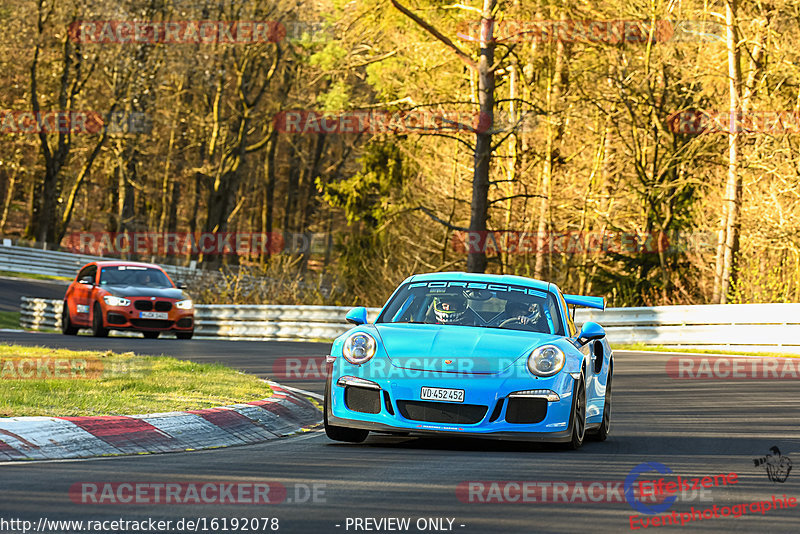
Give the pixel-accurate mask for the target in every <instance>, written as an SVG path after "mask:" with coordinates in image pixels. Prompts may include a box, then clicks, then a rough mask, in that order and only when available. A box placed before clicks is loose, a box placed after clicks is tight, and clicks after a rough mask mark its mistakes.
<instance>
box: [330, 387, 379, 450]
mask: <svg viewBox="0 0 800 534" xmlns="http://www.w3.org/2000/svg"><path fill="white" fill-rule="evenodd" d="M330 395H331V382H330V377H329V378H328V384H327V385H326V386H325V402H324V405H323V407H322V413H323V420H324V422H325V435H326V436H328V438H330V439H332V440H334V441H346V442H348V443H361V442H363V441H364V440H365V439H367V436H369V430H362V429H360V428H347V427H343V426H333V425H330V424H328V399H329V398H330Z"/></svg>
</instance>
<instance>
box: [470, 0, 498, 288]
mask: <svg viewBox="0 0 800 534" xmlns="http://www.w3.org/2000/svg"><path fill="white" fill-rule="evenodd" d="M496 5H497V0H484V1H483V13H482V14H481V40H480V47H481V48H480V57H479V58H478V105H479V109H480V117H481V120H482V121H486V122H485V124H494V84H495V80H494V77H495V75H494V69H493V64H494V49H495V42H494V18H493V17H494V8H495V6H496ZM481 130H482V131H478V132H477V135H476V139H475V154H474V157H473V176H472V205H471V212H470V220H469V232H470V235H475V234H478V233H482V232H486V228H487V225H486V219H487V215H488V210H489V170H490V169H489V166H490V163H491V158H492V134H491V129H490V128H484V129H481ZM467 271H469V272H471V273H482V272H485V271H486V252H485V251H484V250H470V251H469V255H468V256H467Z"/></svg>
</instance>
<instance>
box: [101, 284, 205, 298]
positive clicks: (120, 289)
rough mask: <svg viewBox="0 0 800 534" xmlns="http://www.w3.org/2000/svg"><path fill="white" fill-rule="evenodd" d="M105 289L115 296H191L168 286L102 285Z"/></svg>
mask: <svg viewBox="0 0 800 534" xmlns="http://www.w3.org/2000/svg"><path fill="white" fill-rule="evenodd" d="M102 287H103V289H105V290H106V291H108V292H109V293H111V294H112V295H114V296H115V297H156V298H160V299H176V300H183V299H188V298H190V297H189V295H187V294H186V293H184V292H183V291H182V290H180V289H177V288H174V287H168V288H164V289H158V288H155V287H141V286H102Z"/></svg>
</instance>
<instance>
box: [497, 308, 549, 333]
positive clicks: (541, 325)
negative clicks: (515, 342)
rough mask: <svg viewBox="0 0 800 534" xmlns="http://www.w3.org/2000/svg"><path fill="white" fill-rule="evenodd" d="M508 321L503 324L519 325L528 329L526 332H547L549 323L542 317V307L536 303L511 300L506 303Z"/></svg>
mask: <svg viewBox="0 0 800 534" xmlns="http://www.w3.org/2000/svg"><path fill="white" fill-rule="evenodd" d="M505 316H506V319H505V320H504V321H503V322H508V323H517V324H520V325H523V326H525V327H527V328H525V330H533V331H537V332H538V331H541V332H547V331H549V328H548V327H547V322H546V320H545V318H544V316H543V315H542V309H541V306H540V305H539V304H538V303H536V302H520V301H515V300H509V301H508V302H506V313H505Z"/></svg>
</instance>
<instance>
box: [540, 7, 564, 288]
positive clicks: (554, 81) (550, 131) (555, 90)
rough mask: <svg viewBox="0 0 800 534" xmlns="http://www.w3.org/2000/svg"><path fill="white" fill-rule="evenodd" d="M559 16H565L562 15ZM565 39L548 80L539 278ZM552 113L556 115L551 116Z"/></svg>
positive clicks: (558, 129) (559, 128)
mask: <svg viewBox="0 0 800 534" xmlns="http://www.w3.org/2000/svg"><path fill="white" fill-rule="evenodd" d="M561 18H562V20H565V16H563V15H562V17H561ZM564 64H565V61H564V41H563V40H560V39H559V40H558V42H557V43H556V57H555V60H554V62H553V75H552V77H550V78H548V80H547V141H546V142H545V154H544V162H543V167H542V181H541V187H540V190H539V194H540V195H541V200H540V201H539V224H538V227H537V230H536V263H535V264H534V268H533V276H534V278H542V276H543V275H544V258H545V255H548V256H549V253H548V252H546V251H545V250H544V249H545V248H546V245H547V243H549V242H550V239H548V237H547V235H546V232H547V230H548V227H549V222H550V192H551V190H552V182H553V156H554V150H555V146H556V143H557V142H558V140H559V139H560V138H561V131H562V125H561V117H560V115H559V114H558V111H556V108H557V107H558V104H559V100H560V96H561V89H562V86H563V85H564V67H565V65H564ZM554 115H555V117H554Z"/></svg>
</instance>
